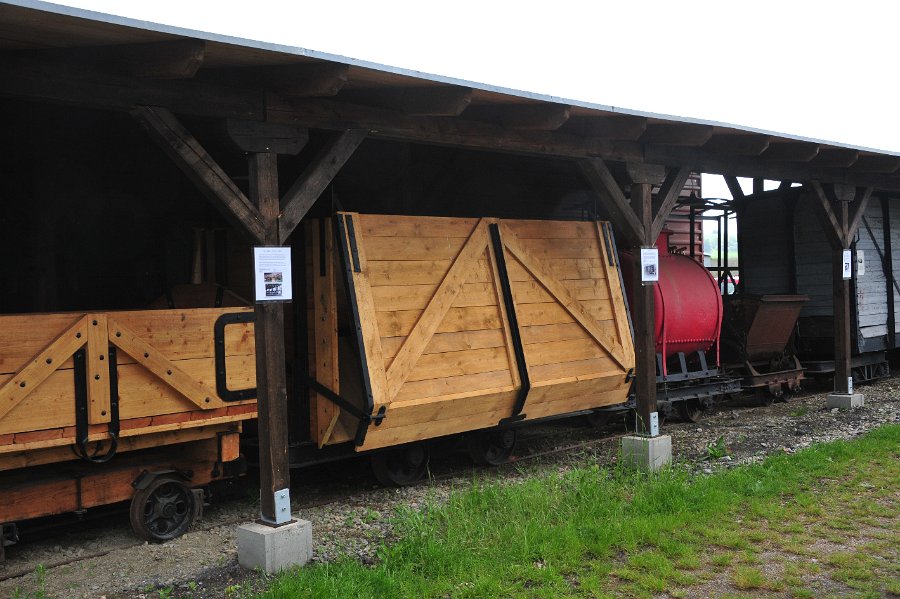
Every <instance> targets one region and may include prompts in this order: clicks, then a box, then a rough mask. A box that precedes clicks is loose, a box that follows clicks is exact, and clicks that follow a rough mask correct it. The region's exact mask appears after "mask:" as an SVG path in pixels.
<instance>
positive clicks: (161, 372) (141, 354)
mask: <svg viewBox="0 0 900 599" xmlns="http://www.w3.org/2000/svg"><path fill="white" fill-rule="evenodd" d="M109 341H110V343H112V344H113V345H115V346H116V347H119V348H121V349H122V351H124V352H125V353H127V354H128V355H129V356H131V357H132V358H134V359H135V360H136V361H137V363H138V364H140V365H141V366H143V367H144V368H146V369H147V370H149V371H150V372H152V373H153V374H154V375H156V376H157V377H158V378H159V379H160V380H162V381H163V382H164V383H166V384H167V385H169V386H170V387H172V388H173V389H175V390H176V391H178V393H180V394H181V395H183V396H184V397H185V398H186V399H187V400H188V401H190V402H191V403H193V404H194V405H196V406H197V407H198V408H201V409H203V410H211V409H213V408H220V407H222V406H223V405H224V403H223V402H222V400H221V399H219V396H218V395H216V393H215V391H212V390H211V389H209V388H208V387H206V385H203V384H202V383H200V382H198V381H196V380H194V379H193V378H191V376H190V375H189V374H187V373H186V372H184V371H183V370H181V369H180V368H178V366H176V365H175V363H174V362H172V361H171V360H169V359H168V358H166V357H165V356H164V355H163V354H162V352H161V351H159V350H158V349H156V348H155V347H153V346H152V345H150V344H149V343H147V342H146V341H144V340H143V339H141V338H140V337H139V336H138V335H137V333H135V332H134V331H132V330H131V329H129V328H128V327H126V326H124V325H123V324H122V323H120V322H117V321H116V320H115V319H113V318H109Z"/></svg>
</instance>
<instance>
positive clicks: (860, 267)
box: [856, 250, 866, 277]
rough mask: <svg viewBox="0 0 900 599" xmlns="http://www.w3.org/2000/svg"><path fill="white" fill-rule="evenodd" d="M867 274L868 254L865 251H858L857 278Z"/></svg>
mask: <svg viewBox="0 0 900 599" xmlns="http://www.w3.org/2000/svg"><path fill="white" fill-rule="evenodd" d="M864 274H866V254H865V252H864V251H863V250H856V276H858V277H859V276H862V275H864Z"/></svg>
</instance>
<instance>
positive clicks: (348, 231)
mask: <svg viewBox="0 0 900 599" xmlns="http://www.w3.org/2000/svg"><path fill="white" fill-rule="evenodd" d="M334 224H335V227H334V231H335V235H336V237H337V245H338V248H339V250H340V254H341V264H342V265H343V267H344V281H345V285H344V289H345V291H346V292H347V305H349V306H350V313H351V314H352V315H353V325H354V328H355V329H356V335H355V339H356V352H357V354H358V355H359V366H360V368H359V369H360V373H361V376H362V383H363V389H364V390H365V399H366V412H362V411H360V410H358V409H357V408H356V406H353V408H354V409H355V410H357V412H359V413H361V414H365V415H366V417H367V418H368V420H367V419H364V418H360V419H359V426H358V427H357V428H356V444H357V445H362V444H363V442H364V441H365V440H366V431H367V430H368V428H369V423H370V422H372V421H373V420H372V412H374V411H375V398H374V396H373V394H372V381H371V380H370V379H369V365H368V362H367V361H366V344H365V341H364V340H363V333H362V322H361V321H360V318H359V304H358V303H357V301H356V284H355V283H354V282H353V273H354V272H362V268H361V265H360V261H359V250H358V248H357V246H356V233H355V229H354V227H353V217H351V216H350V215H349V214H335V215H334ZM348 248H349V251H348ZM323 388H326V387H323ZM326 389H327V388H326ZM329 391H330V390H329ZM322 395H325V396H326V397H327V395H326V394H325V393H323V394H322ZM335 395H336V396H337V394H335ZM348 403H349V402H348ZM338 405H340V404H338ZM384 410H385V408H384V407H383V406H382V408H381V410H380V411H379V415H380V416H381V417H382V418H383V417H384ZM351 413H352V412H351ZM379 422H380V421H379Z"/></svg>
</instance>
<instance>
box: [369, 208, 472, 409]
mask: <svg viewBox="0 0 900 599" xmlns="http://www.w3.org/2000/svg"><path fill="white" fill-rule="evenodd" d="M487 241H488V239H487V225H486V224H484V223H479V224H478V225H477V226H476V227H475V229H474V230H473V231H472V235H471V236H469V238H468V240H466V242H465V245H463V246H462V249H461V250H460V251H459V254H458V255H457V256H456V260H455V261H454V263H453V265H452V266H451V267H450V270H449V271H448V272H447V274H446V275H445V276H444V280H443V281H442V282H441V284H440V285H439V286H438V288H437V291H435V294H434V296H433V297H432V298H431V301H430V302H429V303H428V307H427V308H425V310H424V312H422V315H421V317H420V318H419V320H418V321H417V322H416V325H415V327H414V328H413V330H412V331H410V333H409V334H408V335H407V336H406V341H405V342H404V343H403V346H402V347H401V348H400V351H399V352H398V353H397V356H396V357H395V358H394V360H393V362H391V366H390V368H389V369H388V372H387V382H388V389H389V390H390V395H389V397H390V398H391V399H394V398H395V397H396V396H397V393H398V392H399V391H400V387H402V386H403V383H404V382H405V381H406V379H407V378H408V377H409V374H410V372H411V371H412V369H413V367H414V366H415V363H416V362H417V361H418V360H419V358H420V357H421V356H422V352H423V351H424V350H425V346H426V345H427V344H428V342H429V341H430V340H431V337H432V336H433V335H434V334H435V333H436V332H437V330H438V327H439V325H440V323H441V321H442V320H443V319H444V316H445V315H446V314H447V312H448V311H449V310H450V308H451V306H453V302H454V301H455V300H456V298H457V296H458V295H459V293H460V291H462V287H463V285H464V284H465V282H466V280H467V279H468V276H469V271H470V270H471V269H472V268H473V266H474V264H475V262H477V260H478V259H479V258H480V257H481V256H482V255H483V254H484V251H485V248H486V247H487Z"/></svg>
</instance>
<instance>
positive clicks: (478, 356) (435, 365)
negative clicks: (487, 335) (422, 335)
mask: <svg viewBox="0 0 900 599" xmlns="http://www.w3.org/2000/svg"><path fill="white" fill-rule="evenodd" d="M508 367H509V361H508V359H507V354H506V348H505V347H488V348H485V349H467V350H463V351H455V352H446V353H443V354H427V355H422V357H421V358H419V361H418V362H416V365H415V367H414V368H413V369H412V371H411V372H410V373H409V376H408V378H407V382H412V381H424V380H428V379H438V378H443V377H448V376H465V375H470V374H480V373H482V372H493V371H495V370H503V369H504V368H508Z"/></svg>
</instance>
